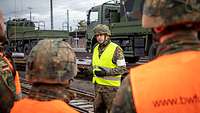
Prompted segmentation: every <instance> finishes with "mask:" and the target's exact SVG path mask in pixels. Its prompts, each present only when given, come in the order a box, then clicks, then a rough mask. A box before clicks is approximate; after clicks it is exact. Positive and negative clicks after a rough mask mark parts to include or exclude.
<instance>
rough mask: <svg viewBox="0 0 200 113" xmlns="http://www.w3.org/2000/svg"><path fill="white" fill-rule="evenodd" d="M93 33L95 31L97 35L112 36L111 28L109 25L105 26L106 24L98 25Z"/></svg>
mask: <svg viewBox="0 0 200 113" xmlns="http://www.w3.org/2000/svg"><path fill="white" fill-rule="evenodd" d="M93 31H94V34H95V35H98V34H107V35H109V36H111V32H110V29H109V27H108V26H107V25H104V24H98V25H97V26H95V27H94V29H93Z"/></svg>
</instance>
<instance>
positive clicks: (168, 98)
mask: <svg viewBox="0 0 200 113" xmlns="http://www.w3.org/2000/svg"><path fill="white" fill-rule="evenodd" d="M130 75H131V76H130V78H131V86H132V93H133V99H134V104H135V106H136V110H137V113H200V52H199V51H185V52H179V53H175V54H169V55H163V56H161V57H159V58H157V59H155V60H154V61H152V62H149V63H147V64H145V65H142V66H139V67H136V68H132V69H131V70H130Z"/></svg>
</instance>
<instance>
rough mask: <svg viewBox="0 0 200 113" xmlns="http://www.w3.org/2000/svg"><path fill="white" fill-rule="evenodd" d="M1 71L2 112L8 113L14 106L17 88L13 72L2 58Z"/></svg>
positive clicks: (0, 59) (0, 110) (0, 95)
mask: <svg viewBox="0 0 200 113" xmlns="http://www.w3.org/2000/svg"><path fill="white" fill-rule="evenodd" d="M0 70H1V71H0V78H1V79H0V92H1V93H0V103H1V104H2V105H1V106H0V112H3V113H7V112H9V110H10V108H11V107H12V106H13V103H14V100H15V96H16V93H15V92H16V88H15V82H14V75H13V73H12V70H11V69H10V67H9V65H8V63H7V62H6V61H5V60H3V58H2V57H0ZM2 92H3V93H2Z"/></svg>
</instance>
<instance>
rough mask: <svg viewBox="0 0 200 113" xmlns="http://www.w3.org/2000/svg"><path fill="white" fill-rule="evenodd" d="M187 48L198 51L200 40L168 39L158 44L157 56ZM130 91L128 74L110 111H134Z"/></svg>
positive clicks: (185, 37)
mask: <svg viewBox="0 0 200 113" xmlns="http://www.w3.org/2000/svg"><path fill="white" fill-rule="evenodd" d="M174 39H176V40H174ZM188 50H194V51H200V42H199V41H198V40H196V39H195V38H193V37H190V36H183V37H180V38H173V39H168V40H166V41H165V42H164V43H162V44H160V45H158V47H157V57H159V56H162V55H165V54H175V53H177V52H181V51H188ZM155 60H156V57H155ZM131 76H133V75H131ZM132 92H133V91H132V89H131V83H130V75H128V77H126V79H125V80H124V81H123V83H122V86H121V87H120V88H119V90H118V92H117V94H116V95H117V96H116V97H115V99H114V102H113V106H112V108H111V113H136V108H135V105H134V100H133V96H132Z"/></svg>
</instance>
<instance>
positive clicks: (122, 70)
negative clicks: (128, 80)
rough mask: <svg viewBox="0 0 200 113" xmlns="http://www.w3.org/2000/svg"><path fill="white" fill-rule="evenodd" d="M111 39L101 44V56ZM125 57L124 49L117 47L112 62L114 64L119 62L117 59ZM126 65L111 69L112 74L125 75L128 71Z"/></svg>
mask: <svg viewBox="0 0 200 113" xmlns="http://www.w3.org/2000/svg"><path fill="white" fill-rule="evenodd" d="M110 42H111V40H106V41H105V42H104V43H103V44H100V46H99V57H100V56H101V55H102V53H103V51H104V50H105V48H106V47H107V45H108V44H110ZM122 59H124V53H123V50H122V49H121V48H120V47H117V48H116V50H115V53H114V56H113V60H112V62H113V63H114V64H117V60H122ZM127 72H128V71H127V69H126V66H118V67H117V68H114V69H112V70H110V75H111V76H114V75H123V76H126V75H125V73H127Z"/></svg>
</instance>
